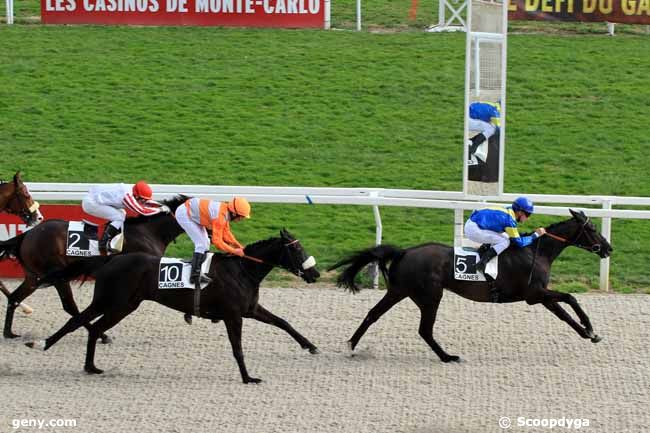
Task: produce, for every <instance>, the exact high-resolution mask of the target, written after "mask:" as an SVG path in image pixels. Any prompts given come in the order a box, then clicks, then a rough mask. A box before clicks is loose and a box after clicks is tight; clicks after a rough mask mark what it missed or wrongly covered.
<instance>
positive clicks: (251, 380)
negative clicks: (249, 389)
mask: <svg viewBox="0 0 650 433" xmlns="http://www.w3.org/2000/svg"><path fill="white" fill-rule="evenodd" d="M260 382H262V379H258V378H256V377H249V378H247V379H244V383H260Z"/></svg>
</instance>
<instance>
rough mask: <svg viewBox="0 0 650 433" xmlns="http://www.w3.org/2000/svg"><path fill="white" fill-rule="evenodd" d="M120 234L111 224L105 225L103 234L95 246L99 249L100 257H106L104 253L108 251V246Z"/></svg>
mask: <svg viewBox="0 0 650 433" xmlns="http://www.w3.org/2000/svg"><path fill="white" fill-rule="evenodd" d="M119 232H120V229H118V228H116V227H115V226H113V225H112V224H110V223H109V224H106V227H105V228H104V234H103V235H102V238H101V239H100V240H99V242H98V243H97V246H98V247H99V253H100V254H101V255H102V256H105V255H106V251H107V250H108V244H109V242H110V241H111V239H113V237H115V235H117V234H118V233H119Z"/></svg>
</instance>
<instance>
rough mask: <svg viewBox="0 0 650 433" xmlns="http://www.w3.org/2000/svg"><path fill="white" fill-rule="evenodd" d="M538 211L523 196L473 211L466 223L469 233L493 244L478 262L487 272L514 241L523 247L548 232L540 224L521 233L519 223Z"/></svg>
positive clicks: (484, 242) (475, 238)
mask: <svg viewBox="0 0 650 433" xmlns="http://www.w3.org/2000/svg"><path fill="white" fill-rule="evenodd" d="M533 212H534V207H533V202H532V201H530V200H529V199H528V198H526V197H519V198H518V199H517V200H515V201H514V202H513V203H512V206H507V207H502V206H498V207H491V208H487V209H481V210H476V211H474V212H472V215H470V217H469V219H468V220H467V222H466V223H465V236H466V237H467V238H468V239H470V240H472V241H474V242H478V243H480V244H489V245H490V249H488V250H487V251H486V252H485V253H484V254H483V255H481V259H480V260H479V262H478V263H477V264H476V267H477V268H478V269H479V270H480V271H483V270H484V269H485V265H486V264H487V262H489V261H490V260H491V259H492V258H494V257H496V256H498V255H499V254H501V253H502V252H503V251H504V250H505V249H506V248H508V246H509V245H510V242H512V243H514V244H515V245H517V246H519V247H521V248H523V247H526V246H528V245H530V244H531V243H533V241H534V240H535V239H537V238H538V237H540V236H542V235H543V234H544V233H546V231H545V230H544V228H542V227H540V228H538V229H537V230H535V233H533V234H532V235H530V236H523V237H522V236H520V235H519V231H518V230H517V223H520V222H525V221H526V220H528V218H529V217H530V215H531V214H532V213H533Z"/></svg>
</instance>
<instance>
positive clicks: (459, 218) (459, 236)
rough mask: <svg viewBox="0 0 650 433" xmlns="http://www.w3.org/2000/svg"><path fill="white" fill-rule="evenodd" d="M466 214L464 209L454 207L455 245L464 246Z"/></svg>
mask: <svg viewBox="0 0 650 433" xmlns="http://www.w3.org/2000/svg"><path fill="white" fill-rule="evenodd" d="M464 223H465V221H464V216H463V210H462V209H454V247H462V246H463V242H462V241H463V224H464Z"/></svg>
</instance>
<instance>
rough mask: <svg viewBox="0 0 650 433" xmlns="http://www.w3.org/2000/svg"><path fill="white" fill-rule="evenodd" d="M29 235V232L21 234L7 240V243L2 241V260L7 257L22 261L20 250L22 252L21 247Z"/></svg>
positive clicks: (0, 255) (0, 248) (0, 252)
mask: <svg viewBox="0 0 650 433" xmlns="http://www.w3.org/2000/svg"><path fill="white" fill-rule="evenodd" d="M27 233H28V232H25V233H21V234H19V235H18V236H14V237H13V238H11V239H7V240H6V241H0V260H1V259H4V258H7V257H16V258H18V260H19V261H20V257H19V255H18V250H20V246H21V245H22V243H23V240H24V239H25V235H26V234H27Z"/></svg>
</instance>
